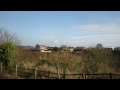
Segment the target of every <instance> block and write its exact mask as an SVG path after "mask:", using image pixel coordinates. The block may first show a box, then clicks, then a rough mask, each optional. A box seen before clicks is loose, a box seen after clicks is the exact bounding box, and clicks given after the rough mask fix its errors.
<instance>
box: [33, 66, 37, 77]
mask: <svg viewBox="0 0 120 90" xmlns="http://www.w3.org/2000/svg"><path fill="white" fill-rule="evenodd" d="M34 74H35V79H36V76H37V67H36V68H35V73H34Z"/></svg>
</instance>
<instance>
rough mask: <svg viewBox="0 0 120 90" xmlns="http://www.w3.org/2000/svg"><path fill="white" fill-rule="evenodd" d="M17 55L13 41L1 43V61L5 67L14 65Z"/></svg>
mask: <svg viewBox="0 0 120 90" xmlns="http://www.w3.org/2000/svg"><path fill="white" fill-rule="evenodd" d="M16 55H17V50H16V46H15V45H14V44H13V43H12V42H9V41H7V42H4V43H2V44H0V61H1V62H2V63H3V66H5V68H7V67H8V66H12V65H13V64H14V63H15V57H16Z"/></svg>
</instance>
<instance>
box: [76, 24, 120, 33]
mask: <svg viewBox="0 0 120 90" xmlns="http://www.w3.org/2000/svg"><path fill="white" fill-rule="evenodd" d="M77 28H78V29H79V30H87V31H90V30H91V31H99V32H114V33H115V32H117V33H118V32H119V33H120V24H118V23H106V24H86V25H79V26H78V27H77Z"/></svg>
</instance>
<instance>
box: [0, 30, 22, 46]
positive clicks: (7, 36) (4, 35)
mask: <svg viewBox="0 0 120 90" xmlns="http://www.w3.org/2000/svg"><path fill="white" fill-rule="evenodd" d="M7 41H9V42H12V43H13V44H15V45H19V44H20V42H21V40H20V39H19V38H18V37H17V35H16V34H12V33H10V32H9V31H8V30H6V29H4V28H0V44H2V43H4V42H7Z"/></svg>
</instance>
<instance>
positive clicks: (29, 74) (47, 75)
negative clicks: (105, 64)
mask: <svg viewBox="0 0 120 90" xmlns="http://www.w3.org/2000/svg"><path fill="white" fill-rule="evenodd" d="M56 69H57V70H56V71H57V73H53V72H50V71H41V70H38V69H37V67H36V68H35V69H25V68H21V70H20V69H18V67H17V65H16V66H15V69H14V71H13V73H14V74H13V75H12V76H10V75H6V74H4V73H5V70H4V68H3V66H2V63H0V79H120V75H118V74H112V73H103V74H86V73H81V74H66V73H63V74H61V73H60V72H59V69H58V68H56Z"/></svg>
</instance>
